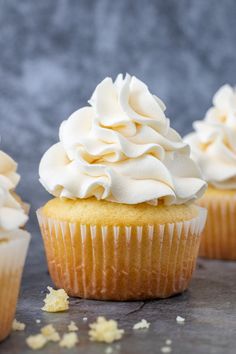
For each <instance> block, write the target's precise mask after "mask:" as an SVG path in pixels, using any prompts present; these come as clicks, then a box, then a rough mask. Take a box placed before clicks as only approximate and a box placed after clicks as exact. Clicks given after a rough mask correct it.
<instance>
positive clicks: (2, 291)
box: [0, 230, 30, 341]
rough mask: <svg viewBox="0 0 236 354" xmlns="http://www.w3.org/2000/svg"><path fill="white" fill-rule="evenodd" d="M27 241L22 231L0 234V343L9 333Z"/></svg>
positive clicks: (26, 235)
mask: <svg viewBox="0 0 236 354" xmlns="http://www.w3.org/2000/svg"><path fill="white" fill-rule="evenodd" d="M1 240H6V242H1ZM29 241H30V235H29V233H28V232H26V231H24V230H15V231H11V232H1V233H0V341H1V340H3V339H5V338H6V337H7V336H8V334H9V333H10V332H11V328H12V322H13V319H14V316H15V311H16V304H17V299H18V295H19V289H20V283H21V276H22V271H23V267H24V263H25V258H26V254H27V249H28V244H29Z"/></svg>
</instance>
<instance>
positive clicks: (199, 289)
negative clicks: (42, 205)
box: [0, 233, 236, 354]
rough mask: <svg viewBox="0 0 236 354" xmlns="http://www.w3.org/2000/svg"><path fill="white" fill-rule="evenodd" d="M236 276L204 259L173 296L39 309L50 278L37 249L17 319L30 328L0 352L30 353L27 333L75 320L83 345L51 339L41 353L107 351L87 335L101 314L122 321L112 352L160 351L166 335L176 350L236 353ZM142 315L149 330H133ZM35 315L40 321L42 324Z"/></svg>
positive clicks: (225, 265)
mask: <svg viewBox="0 0 236 354" xmlns="http://www.w3.org/2000/svg"><path fill="white" fill-rule="evenodd" d="M34 236H35V237H37V236H38V235H37V233H35V234H34ZM33 259H34V261H33ZM235 274H236V263H230V262H219V261H203V260H200V261H199V263H198V267H197V271H196V273H195V276H194V279H193V281H192V284H191V286H190V289H189V290H188V291H187V292H185V293H184V294H182V295H179V296H175V297H173V298H171V299H167V300H159V301H147V302H138V301H137V302H120V303H119V302H105V301H104V302H103V301H91V300H81V299H71V305H70V310H69V312H65V313H59V314H50V313H45V312H43V311H41V310H40V308H41V307H42V304H43V302H42V300H43V298H44V297H45V293H44V290H45V289H46V286H47V285H49V284H50V279H49V276H48V274H47V272H46V267H45V263H44V261H43V259H42V252H41V248H40V247H39V249H36V247H35V248H34V252H31V256H30V257H29V259H28V267H27V268H26V272H25V277H24V281H23V287H22V293H21V300H20V302H19V305H18V311H17V318H18V319H19V320H21V321H23V322H25V323H26V325H27V328H26V331H25V332H14V333H12V335H11V337H10V338H8V339H7V340H6V341H5V342H4V343H2V344H1V345H0V353H1V354H28V353H32V351H31V350H29V349H28V348H27V346H26V344H25V338H26V336H28V335H30V334H32V333H37V332H38V331H39V328H40V326H42V325H45V324H48V323H53V324H54V325H55V328H57V329H58V331H59V332H60V333H64V332H65V331H66V330H67V328H66V327H67V324H69V323H70V321H71V320H73V321H75V322H76V323H77V324H78V326H79V332H78V334H79V338H80V344H79V345H78V346H77V347H76V348H74V349H73V350H70V351H67V350H63V349H59V348H58V345H57V344H54V343H53V344H48V345H47V347H45V348H44V350H40V351H38V352H37V353H39V354H40V353H43V354H55V353H58V354H59V353H71V354H74V353H81V354H102V353H104V354H105V350H106V348H107V347H108V346H109V345H106V344H101V343H91V342H89V339H88V324H89V323H91V322H93V321H94V320H95V319H96V317H97V316H99V315H103V316H106V317H107V318H113V319H116V320H119V326H120V328H124V329H125V336H124V338H123V339H122V340H121V341H119V342H115V343H114V344H113V345H112V348H114V353H113V354H144V353H150V354H155V353H157V354H158V353H161V347H163V346H165V340H166V339H171V340H172V346H171V347H172V353H173V354H185V353H186V354H189V353H193V354H223V353H224V354H235V348H236V302H235V298H236V287H235ZM178 315H180V316H182V317H184V318H185V319H186V320H185V323H184V324H177V323H176V316H178ZM84 316H86V317H88V321H87V322H84V321H83V317H84ZM142 318H145V319H146V320H147V321H149V322H150V323H151V325H150V328H149V330H140V331H133V329H132V327H133V325H134V324H135V323H136V322H138V321H140V320H141V319H142ZM36 319H41V321H42V322H41V324H40V325H39V324H36V323H35V320H36Z"/></svg>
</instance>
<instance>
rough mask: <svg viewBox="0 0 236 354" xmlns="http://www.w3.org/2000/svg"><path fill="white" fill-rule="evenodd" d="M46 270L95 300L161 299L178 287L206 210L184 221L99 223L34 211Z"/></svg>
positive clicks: (185, 279)
mask: <svg viewBox="0 0 236 354" xmlns="http://www.w3.org/2000/svg"><path fill="white" fill-rule="evenodd" d="M37 215H38V220H39V224H40V228H41V232H42V235H43V240H44V245H45V250H46V255H47V261H48V267H49V272H50V275H51V277H52V279H53V281H54V283H55V285H56V286H57V287H59V288H64V289H65V290H66V291H67V293H68V294H69V295H71V296H76V297H83V298H90V299H99V300H134V299H148V298H165V297H168V296H171V295H173V294H177V293H180V292H182V291H184V290H185V289H186V288H187V286H188V283H189V281H190V279H191V275H192V272H193V270H194V267H195V262H196V258H197V254H198V250H199V243H200V235H201V232H202V229H203V227H204V224H205V219H206V211H205V209H202V208H199V216H198V217H196V218H194V219H192V220H189V221H184V222H178V223H170V224H165V225H146V226H135V227H134V226H100V225H81V224H79V223H73V224H70V223H67V222H60V221H58V220H55V219H50V218H47V217H45V216H44V215H43V214H42V212H41V211H40V210H38V212H37Z"/></svg>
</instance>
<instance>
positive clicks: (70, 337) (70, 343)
mask: <svg viewBox="0 0 236 354" xmlns="http://www.w3.org/2000/svg"><path fill="white" fill-rule="evenodd" d="M78 342H79V339H78V336H77V334H76V333H75V332H70V333H65V334H63V337H62V340H61V341H60V343H59V346H60V347H62V348H68V349H70V348H73V347H74V346H75V345H76V344H77V343H78Z"/></svg>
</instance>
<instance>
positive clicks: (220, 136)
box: [185, 85, 236, 189]
mask: <svg viewBox="0 0 236 354" xmlns="http://www.w3.org/2000/svg"><path fill="white" fill-rule="evenodd" d="M193 127H194V129H195V132H193V133H191V134H189V135H188V136H187V137H186V138H185V141H186V142H187V143H189V144H190V145H191V148H192V155H193V158H194V160H196V161H197V163H198V164H199V166H200V169H201V171H202V174H203V177H204V178H205V180H206V181H207V182H209V183H210V184H211V185H212V186H214V187H216V188H220V189H236V89H235V88H233V87H231V86H229V85H224V86H222V87H221V88H220V89H219V90H218V91H217V92H216V94H215V95H214V97H213V106H212V107H211V108H210V109H209V110H208V111H207V112H206V116H205V119H204V120H203V121H196V122H195V123H194V124H193Z"/></svg>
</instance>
